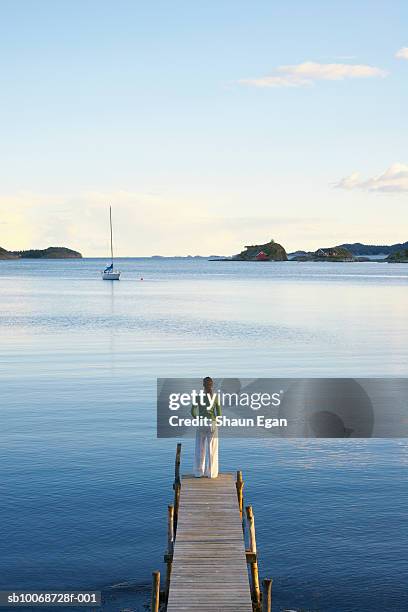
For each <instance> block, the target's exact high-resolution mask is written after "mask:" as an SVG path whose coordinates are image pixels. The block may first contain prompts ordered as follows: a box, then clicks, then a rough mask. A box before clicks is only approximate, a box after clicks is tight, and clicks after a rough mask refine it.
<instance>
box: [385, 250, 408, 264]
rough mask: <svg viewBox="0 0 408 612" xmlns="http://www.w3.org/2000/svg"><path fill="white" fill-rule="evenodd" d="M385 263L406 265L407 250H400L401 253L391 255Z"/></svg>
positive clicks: (407, 258) (407, 260) (407, 261)
mask: <svg viewBox="0 0 408 612" xmlns="http://www.w3.org/2000/svg"><path fill="white" fill-rule="evenodd" d="M386 261H387V262H388V263H408V249H401V251H397V252H395V253H391V255H388V257H387V259H386Z"/></svg>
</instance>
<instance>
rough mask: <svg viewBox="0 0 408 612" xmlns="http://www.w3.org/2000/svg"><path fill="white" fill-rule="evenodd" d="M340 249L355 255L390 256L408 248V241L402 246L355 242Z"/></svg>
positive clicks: (341, 245)
mask: <svg viewBox="0 0 408 612" xmlns="http://www.w3.org/2000/svg"><path fill="white" fill-rule="evenodd" d="M339 246H340V247H342V248H344V249H347V250H348V251H350V253H352V254H353V255H381V254H386V255H390V254H391V253H397V252H398V251H403V250H404V249H407V248H408V241H407V242H403V243H402V244H391V245H378V244H362V243H361V242H354V243H353V244H340V245H339Z"/></svg>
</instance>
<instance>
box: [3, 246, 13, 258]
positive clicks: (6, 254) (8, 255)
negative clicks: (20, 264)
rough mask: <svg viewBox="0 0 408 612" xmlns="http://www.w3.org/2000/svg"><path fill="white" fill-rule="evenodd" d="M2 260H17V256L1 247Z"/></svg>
mask: <svg viewBox="0 0 408 612" xmlns="http://www.w3.org/2000/svg"><path fill="white" fill-rule="evenodd" d="M0 259H17V256H16V255H13V253H10V251H6V249H2V248H1V247H0Z"/></svg>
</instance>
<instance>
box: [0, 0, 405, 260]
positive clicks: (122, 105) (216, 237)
mask: <svg viewBox="0 0 408 612" xmlns="http://www.w3.org/2000/svg"><path fill="white" fill-rule="evenodd" d="M407 26H408V4H407V3H406V1H405V0H359V1H358V2H356V1H355V0H332V1H331V2H327V1H320V0H310V1H307V0H285V1H283V0H281V1H273V0H269V1H265V2H263V1H259V0H252V1H251V2H250V1H247V2H241V1H239V0H234V1H229V0H208V1H207V2H191V1H178V0H173V1H172V2H168V1H155V2H150V1H149V2H147V1H143V2H142V1H137V0H132V1H126V0H115V2H112V1H111V0H109V1H104V0H68V1H66V0H52V1H47V0H17V1H16V0H0V78H1V94H0V136H1V137H0V246H2V247H3V248H7V249H14V250H17V249H25V248H45V247H47V246H50V245H51V246H68V247H71V248H74V249H77V250H79V251H81V252H82V253H83V255H84V256H89V257H98V256H101V257H103V256H105V255H107V254H108V240H109V227H108V206H109V204H111V205H112V207H113V218H114V236H115V248H116V254H117V255H118V256H149V255H157V254H160V255H189V254H190V255H196V254H201V255H210V254H222V255H231V254H234V253H237V252H239V251H240V250H241V249H242V247H243V245H245V244H254V243H264V242H267V241H268V240H269V239H271V238H273V239H275V240H276V241H277V242H279V243H281V244H282V245H283V246H284V247H285V248H286V249H287V251H293V250H295V249H306V250H312V249H313V250H314V249H317V248H318V247H325V246H332V245H335V244H341V243H344V242H356V241H359V242H365V243H369V244H392V243H395V242H404V241H406V240H408V229H407V226H408V207H407V195H408V150H407V128H406V126H407V120H406V109H407V108H408V104H407V102H408V100H407V98H408V27H407Z"/></svg>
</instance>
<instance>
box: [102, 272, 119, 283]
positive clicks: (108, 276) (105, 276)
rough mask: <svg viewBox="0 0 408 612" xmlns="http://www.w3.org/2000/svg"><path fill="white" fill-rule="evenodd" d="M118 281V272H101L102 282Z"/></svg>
mask: <svg viewBox="0 0 408 612" xmlns="http://www.w3.org/2000/svg"><path fill="white" fill-rule="evenodd" d="M119 279H120V272H119V271H118V270H114V271H113V272H102V280H110V281H115V280H119Z"/></svg>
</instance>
